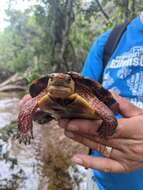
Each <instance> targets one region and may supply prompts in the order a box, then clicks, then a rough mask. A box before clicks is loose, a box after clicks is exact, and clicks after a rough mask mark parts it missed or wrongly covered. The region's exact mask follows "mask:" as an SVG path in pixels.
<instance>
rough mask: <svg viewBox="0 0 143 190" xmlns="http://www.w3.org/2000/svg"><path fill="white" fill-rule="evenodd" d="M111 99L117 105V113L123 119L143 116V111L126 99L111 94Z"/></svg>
mask: <svg viewBox="0 0 143 190" xmlns="http://www.w3.org/2000/svg"><path fill="white" fill-rule="evenodd" d="M112 95H113V97H114V98H115V100H116V101H117V102H118V103H119V112H120V114H122V115H123V116H125V117H134V116H137V115H140V114H143V110H142V109H140V108H138V107H137V106H135V105H134V104H132V103H130V102H129V101H128V100H127V99H125V98H123V97H121V96H119V95H117V94H116V93H114V92H112Z"/></svg>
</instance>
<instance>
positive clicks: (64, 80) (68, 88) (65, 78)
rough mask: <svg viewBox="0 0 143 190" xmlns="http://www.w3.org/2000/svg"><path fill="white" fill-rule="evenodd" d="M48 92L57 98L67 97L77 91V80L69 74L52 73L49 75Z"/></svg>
mask: <svg viewBox="0 0 143 190" xmlns="http://www.w3.org/2000/svg"><path fill="white" fill-rule="evenodd" d="M47 89H48V92H49V93H50V94H51V95H52V97H55V98H65V97H68V96H70V95H72V94H73V93H74V91H75V82H74V80H73V79H72V78H71V76H70V75H68V74H63V73H52V74H50V75H49V81H48V86H47Z"/></svg>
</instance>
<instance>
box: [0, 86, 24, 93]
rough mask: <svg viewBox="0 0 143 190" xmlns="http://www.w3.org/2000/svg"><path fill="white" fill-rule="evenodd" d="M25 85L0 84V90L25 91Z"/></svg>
mask: <svg viewBox="0 0 143 190" xmlns="http://www.w3.org/2000/svg"><path fill="white" fill-rule="evenodd" d="M26 89H27V88H26V86H19V85H5V86H1V85H0V92H9V91H26Z"/></svg>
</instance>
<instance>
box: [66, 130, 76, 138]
mask: <svg viewBox="0 0 143 190" xmlns="http://www.w3.org/2000/svg"><path fill="white" fill-rule="evenodd" d="M65 135H66V136H67V137H70V138H74V134H73V133H71V132H69V131H65Z"/></svg>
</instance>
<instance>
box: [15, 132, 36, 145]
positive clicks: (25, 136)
mask: <svg viewBox="0 0 143 190" xmlns="http://www.w3.org/2000/svg"><path fill="white" fill-rule="evenodd" d="M14 139H16V140H17V139H18V142H19V143H20V144H22V143H24V144H25V145H29V144H30V143H31V140H32V139H34V137H33V133H32V131H28V133H20V132H19V131H18V132H17V134H16V135H14Z"/></svg>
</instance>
